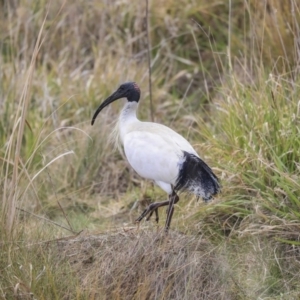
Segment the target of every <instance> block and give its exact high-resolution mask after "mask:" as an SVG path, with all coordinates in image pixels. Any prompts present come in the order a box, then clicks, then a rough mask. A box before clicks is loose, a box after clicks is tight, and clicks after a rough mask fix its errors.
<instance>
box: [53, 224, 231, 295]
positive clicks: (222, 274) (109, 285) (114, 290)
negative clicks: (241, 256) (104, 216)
mask: <svg viewBox="0 0 300 300" xmlns="http://www.w3.org/2000/svg"><path fill="white" fill-rule="evenodd" d="M55 248H56V246H55ZM57 248H58V251H59V253H60V259H61V260H62V261H64V260H65V259H68V260H69V261H70V264H71V265H72V267H73V268H74V271H75V272H77V273H78V274H79V277H80V282H81V286H82V288H83V289H84V290H86V291H88V292H89V293H90V297H91V298H96V299H98V298H100V297H102V299H112V298H113V299H116V298H118V297H120V295H122V299H155V298H157V297H159V298H160V299H170V298H175V299H179V298H180V299H228V298H231V291H230V290H231V289H230V286H231V285H232V284H233V282H232V280H231V278H230V276H229V277H228V276H227V274H226V272H228V271H229V270H228V266H227V265H226V261H224V258H222V256H221V255H220V254H218V253H217V251H216V249H215V247H213V246H212V245H211V244H210V243H209V242H208V241H206V240H205V239H203V238H201V237H200V238H199V237H197V238H195V237H188V236H186V235H182V234H178V233H176V232H172V233H170V235H169V236H168V237H165V236H164V235H163V233H158V232H157V233H155V232H153V231H150V232H147V231H143V232H136V229H130V228H129V229H127V230H126V229H125V230H124V231H122V232H110V233H107V234H100V235H86V234H82V235H80V236H78V237H75V238H71V239H68V240H61V241H58V244H57Z"/></svg>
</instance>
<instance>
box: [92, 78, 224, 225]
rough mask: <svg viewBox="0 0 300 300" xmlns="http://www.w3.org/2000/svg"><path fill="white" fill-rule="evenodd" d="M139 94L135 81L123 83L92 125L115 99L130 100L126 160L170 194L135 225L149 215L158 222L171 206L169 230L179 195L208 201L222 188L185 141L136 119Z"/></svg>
mask: <svg viewBox="0 0 300 300" xmlns="http://www.w3.org/2000/svg"><path fill="white" fill-rule="evenodd" d="M140 94H141V91H140V88H139V87H138V85H137V84H136V83H135V82H126V83H123V84H121V85H120V87H119V88H118V89H117V90H116V91H115V92H114V93H113V94H112V95H111V96H109V97H108V98H107V99H106V100H105V101H104V102H103V103H102V104H101V105H100V106H99V107H98V109H97V110H96V112H95V114H94V116H93V119H92V125H93V124H94V122H95V119H96V117H97V116H98V114H99V113H100V111H101V110H102V109H103V108H104V107H106V106H107V105H109V104H110V103H112V102H113V101H115V100H118V99H121V98H127V103H126V104H125V106H124V108H123V110H122V112H121V114H120V117H119V131H120V138H121V141H122V143H123V146H124V151H125V155H126V157H127V160H128V162H129V164H130V165H131V167H132V168H133V169H134V170H135V171H136V172H137V173H138V174H139V175H140V176H142V177H144V178H147V179H151V180H153V181H154V182H155V183H156V184H157V185H158V186H159V187H161V188H162V189H163V190H164V191H165V192H166V193H168V195H169V200H167V201H163V202H155V203H152V204H150V205H149V206H148V207H147V208H146V210H145V211H144V212H143V213H142V214H141V216H140V217H139V218H138V219H137V220H136V222H140V221H141V220H142V219H143V218H144V217H146V216H147V215H148V217H147V220H149V218H150V217H151V216H152V214H153V212H155V215H156V221H157V222H158V208H159V207H161V206H167V205H168V206H169V207H168V209H167V219H166V225H165V230H166V231H168V229H169V227H170V223H171V219H172V215H173V212H174V204H175V203H177V202H178V201H179V197H178V195H177V193H178V192H180V191H187V192H190V193H192V194H195V195H196V196H197V197H201V198H202V199H203V200H204V201H205V202H206V201H208V200H210V199H211V198H212V196H214V195H216V194H217V193H218V192H219V191H220V185H219V181H218V178H217V176H216V175H215V174H214V173H213V171H212V170H211V168H210V167H209V166H208V165H207V164H206V163H205V162H204V161H203V160H202V159H201V158H200V157H199V155H198V154H197V152H196V151H195V149H194V148H193V147H192V146H191V144H190V143H189V142H188V141H187V140H186V139H185V138H183V137H182V136H181V135H179V134H178V133H176V132H175V131H173V130H172V129H170V128H168V127H166V126H164V125H161V124H157V123H153V122H141V121H139V120H138V119H137V117H136V110H137V107H138V102H139V100H140Z"/></svg>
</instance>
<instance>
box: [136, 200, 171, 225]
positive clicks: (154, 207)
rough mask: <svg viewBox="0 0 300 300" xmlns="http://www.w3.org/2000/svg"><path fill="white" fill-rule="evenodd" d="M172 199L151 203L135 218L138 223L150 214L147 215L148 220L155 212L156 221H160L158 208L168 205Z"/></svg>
mask: <svg viewBox="0 0 300 300" xmlns="http://www.w3.org/2000/svg"><path fill="white" fill-rule="evenodd" d="M169 203H170V201H169V200H166V201H163V202H154V203H151V204H150V205H149V206H148V207H147V208H146V209H145V210H144V211H143V213H142V214H141V215H140V216H139V217H138V218H137V219H136V220H135V222H136V223H138V222H140V221H142V220H143V219H144V218H145V217H146V216H147V215H148V214H149V216H148V217H147V220H149V219H150V217H151V216H152V214H153V212H155V216H156V218H155V220H156V222H158V208H159V207H161V206H166V205H169Z"/></svg>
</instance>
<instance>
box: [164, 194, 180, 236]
mask: <svg viewBox="0 0 300 300" xmlns="http://www.w3.org/2000/svg"><path fill="white" fill-rule="evenodd" d="M169 199H170V200H169V208H168V210H167V219H166V225H165V231H166V232H167V231H168V230H169V228H170V224H171V220H172V216H173V213H174V204H176V203H177V202H178V201H179V197H178V195H177V194H176V193H175V191H174V190H173V192H172V194H171V195H170V196H169Z"/></svg>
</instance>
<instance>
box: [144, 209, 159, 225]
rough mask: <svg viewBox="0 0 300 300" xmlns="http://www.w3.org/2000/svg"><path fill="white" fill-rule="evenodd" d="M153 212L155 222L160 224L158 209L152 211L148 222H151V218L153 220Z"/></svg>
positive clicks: (147, 219)
mask: <svg viewBox="0 0 300 300" xmlns="http://www.w3.org/2000/svg"><path fill="white" fill-rule="evenodd" d="M153 212H155V221H156V223H158V221H159V216H158V208H156V209H154V210H152V211H151V212H150V214H149V215H148V217H147V218H146V221H149V220H150V218H151V217H152V215H153Z"/></svg>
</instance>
